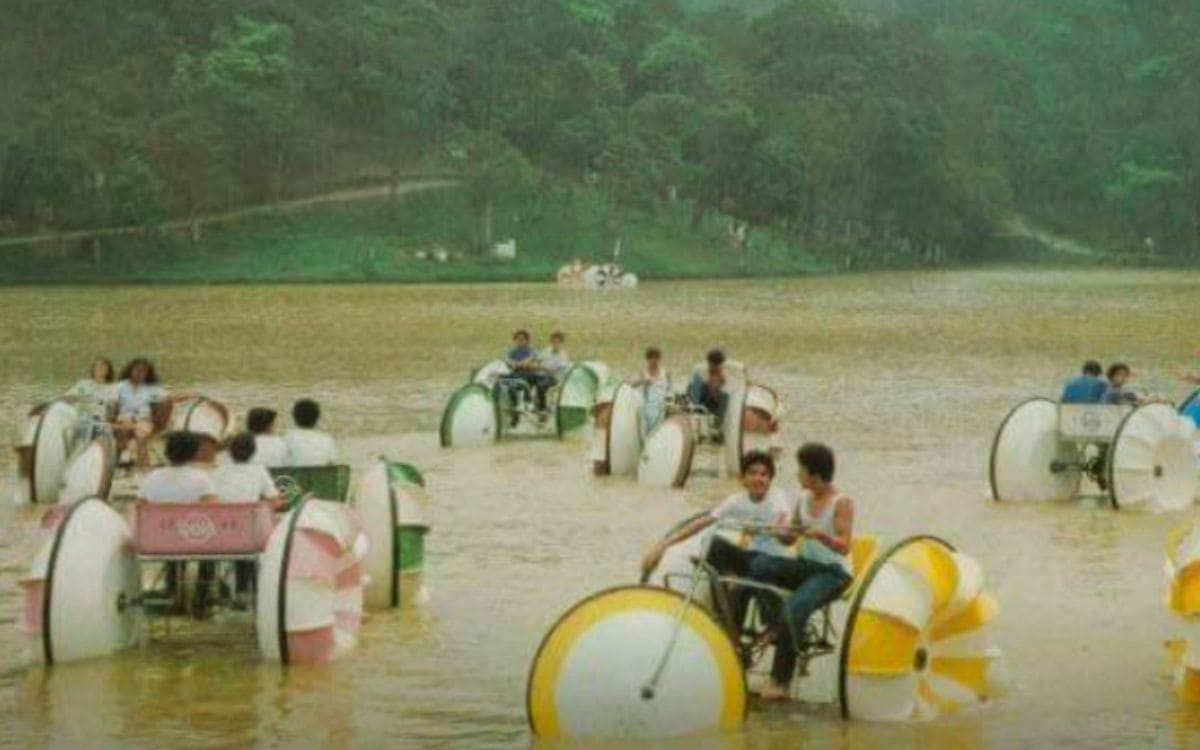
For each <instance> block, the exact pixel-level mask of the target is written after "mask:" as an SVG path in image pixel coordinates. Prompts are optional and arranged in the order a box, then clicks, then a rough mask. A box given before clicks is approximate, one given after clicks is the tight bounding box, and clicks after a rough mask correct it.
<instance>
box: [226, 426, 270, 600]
mask: <svg viewBox="0 0 1200 750" xmlns="http://www.w3.org/2000/svg"><path fill="white" fill-rule="evenodd" d="M255 443H256V439H255V437H254V435H253V434H252V433H249V432H241V433H238V434H237V435H234V436H233V439H232V440H230V441H229V457H230V458H231V459H233V463H230V464H223V465H221V466H218V467H217V468H216V469H215V470H214V471H213V474H212V479H213V485H214V486H215V487H216V490H217V500H218V501H219V502H222V503H253V502H258V501H260V500H261V501H264V502H268V503H270V504H271V506H272V507H273V508H275V509H276V510H279V509H280V507H281V506H282V504H283V498H282V497H281V496H280V494H279V489H278V488H277V487H276V486H275V480H273V479H271V475H270V474H269V473H268V472H267V467H265V466H263V465H262V464H256V463H251V459H252V458H253V457H254V453H255ZM233 574H234V601H233V608H234V609H245V608H246V606H247V604H248V603H249V598H250V592H251V581H253V580H254V575H255V571H254V562H253V561H252V560H237V561H235V562H234V563H233Z"/></svg>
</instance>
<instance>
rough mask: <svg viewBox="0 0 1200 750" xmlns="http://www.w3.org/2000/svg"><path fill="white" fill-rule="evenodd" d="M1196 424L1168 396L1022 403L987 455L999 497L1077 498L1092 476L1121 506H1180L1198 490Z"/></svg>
mask: <svg viewBox="0 0 1200 750" xmlns="http://www.w3.org/2000/svg"><path fill="white" fill-rule="evenodd" d="M1195 435H1196V426H1195V424H1194V423H1192V422H1191V420H1189V419H1187V418H1186V417H1183V416H1181V415H1180V414H1178V413H1176V412H1175V410H1174V409H1172V408H1170V407H1169V406H1167V405H1165V404H1145V405H1143V406H1137V407H1132V406H1119V405H1100V404H1096V405H1092V404H1058V403H1056V402H1054V401H1051V400H1049V399H1045V398H1032V399H1029V400H1027V401H1024V402H1022V403H1020V404H1018V405H1017V406H1016V407H1015V408H1014V409H1013V410H1012V411H1011V412H1009V414H1008V416H1007V417H1005V419H1004V421H1003V422H1002V423H1001V424H1000V428H999V429H998V430H997V431H996V437H995V439H994V440H993V442H992V451H991V458H990V460H989V463H988V478H989V481H990V484H991V488H992V497H993V498H994V499H996V500H1011V501H1031V502H1043V501H1048V500H1066V499H1072V498H1074V497H1076V496H1077V495H1078V494H1079V486H1080V480H1081V478H1082V477H1083V476H1085V475H1086V476H1088V477H1090V478H1091V479H1092V480H1093V481H1095V482H1096V484H1097V485H1098V486H1099V487H1100V488H1101V490H1102V491H1104V492H1105V493H1106V494H1107V497H1108V500H1109V502H1111V504H1112V506H1113V507H1114V508H1117V507H1146V508H1151V509H1155V510H1179V509H1182V508H1184V507H1186V506H1188V505H1190V504H1191V503H1192V502H1193V498H1194V497H1195V495H1196V490H1197V481H1196V467H1195V457H1194V450H1195Z"/></svg>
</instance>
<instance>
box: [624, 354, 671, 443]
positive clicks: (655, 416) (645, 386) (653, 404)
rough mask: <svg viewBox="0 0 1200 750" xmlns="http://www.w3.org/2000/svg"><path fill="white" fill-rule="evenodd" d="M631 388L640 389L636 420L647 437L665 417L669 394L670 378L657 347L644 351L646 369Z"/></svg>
mask: <svg viewBox="0 0 1200 750" xmlns="http://www.w3.org/2000/svg"><path fill="white" fill-rule="evenodd" d="M633 386H634V387H635V388H641V389H642V407H641V411H640V412H639V414H638V418H639V419H640V420H641V425H642V434H643V435H649V434H650V431H651V430H653V429H654V428H655V427H657V426H658V424H659V422H662V421H663V417H665V416H666V412H667V394H669V393H670V392H671V376H670V375H669V374H668V373H667V368H665V367H663V365H662V350H661V349H659V348H658V347H657V346H652V347H650V348H648V349H646V369H645V370H644V371H643V372H642V377H641V378H639V379H638V380H635V381H634V382H633Z"/></svg>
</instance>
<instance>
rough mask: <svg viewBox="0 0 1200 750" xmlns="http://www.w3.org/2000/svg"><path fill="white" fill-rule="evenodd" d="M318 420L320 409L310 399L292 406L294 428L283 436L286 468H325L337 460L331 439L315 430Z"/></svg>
mask: <svg viewBox="0 0 1200 750" xmlns="http://www.w3.org/2000/svg"><path fill="white" fill-rule="evenodd" d="M320 418H321V407H320V405H318V404H317V402H316V401H313V400H312V399H307V398H304V399H300V400H299V401H297V402H296V403H295V405H294V406H292V419H293V420H294V421H295V423H296V426H295V427H294V428H293V429H290V430H288V431H287V432H286V433H285V434H284V436H283V440H284V442H285V443H287V449H288V462H287V465H288V466H325V465H327V464H331V463H333V461H334V459H336V458H337V446H335V445H334V443H333V438H331V437H329V435H327V434H325V433H324V432H322V431H320V430H318V429H316V427H317V420H318V419H320Z"/></svg>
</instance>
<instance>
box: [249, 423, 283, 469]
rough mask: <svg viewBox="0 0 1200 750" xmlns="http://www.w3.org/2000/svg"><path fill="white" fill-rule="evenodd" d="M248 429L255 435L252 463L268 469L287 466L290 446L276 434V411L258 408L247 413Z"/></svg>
mask: <svg viewBox="0 0 1200 750" xmlns="http://www.w3.org/2000/svg"><path fill="white" fill-rule="evenodd" d="M246 429H248V430H250V432H252V433H253V434H254V458H252V459H251V462H252V463H256V464H260V465H262V466H266V467H268V468H273V467H276V466H286V465H287V461H288V446H287V443H286V442H284V439H283V438H281V437H279V436H278V435H276V434H274V430H275V410H274V409H263V408H256V409H251V410H250V411H248V412H246Z"/></svg>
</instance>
